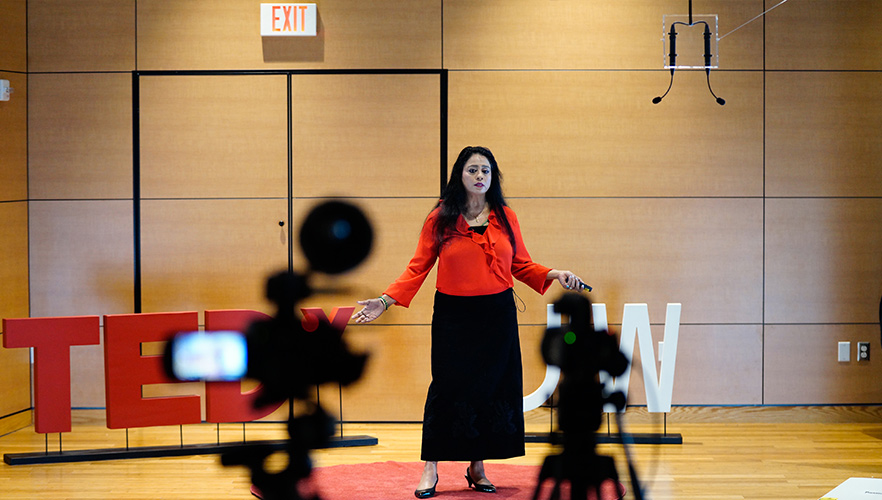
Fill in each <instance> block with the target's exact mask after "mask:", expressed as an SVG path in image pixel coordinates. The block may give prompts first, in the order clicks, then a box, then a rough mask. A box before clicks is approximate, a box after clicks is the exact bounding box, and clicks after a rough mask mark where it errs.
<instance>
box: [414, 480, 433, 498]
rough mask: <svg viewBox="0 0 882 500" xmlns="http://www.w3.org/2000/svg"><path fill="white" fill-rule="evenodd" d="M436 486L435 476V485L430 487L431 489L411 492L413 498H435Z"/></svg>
mask: <svg viewBox="0 0 882 500" xmlns="http://www.w3.org/2000/svg"><path fill="white" fill-rule="evenodd" d="M436 486H438V476H437V475H436V476H435V484H433V485H432V487H431V488H426V489H424V490H415V491H414V492H413V496H415V497H417V498H431V497H433V496H435V487H436Z"/></svg>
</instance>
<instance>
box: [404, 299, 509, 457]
mask: <svg viewBox="0 0 882 500" xmlns="http://www.w3.org/2000/svg"><path fill="white" fill-rule="evenodd" d="M523 385H524V383H523V374H522V368H521V348H520V342H519V339H518V320H517V310H516V309H515V303H514V298H513V295H512V291H511V290H506V291H505V292H502V293H498V294H494V295H482V296H477V297H460V296H453V295H445V294H443V293H441V292H436V293H435V311H434V314H433V315H432V383H431V385H430V386H429V393H428V395H427V397H426V407H425V412H424V414H423V440H422V457H421V458H422V460H427V461H473V460H485V459H500V458H511V457H518V456H522V455H524V404H523V397H524V395H523Z"/></svg>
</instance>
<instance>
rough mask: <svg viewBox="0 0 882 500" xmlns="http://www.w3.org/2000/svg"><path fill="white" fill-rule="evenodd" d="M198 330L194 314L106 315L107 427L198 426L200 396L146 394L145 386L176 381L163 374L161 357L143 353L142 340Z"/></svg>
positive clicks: (105, 373) (105, 372) (164, 338)
mask: <svg viewBox="0 0 882 500" xmlns="http://www.w3.org/2000/svg"><path fill="white" fill-rule="evenodd" d="M198 328H199V318H198V316H197V314H196V313H195V312H181V313H156V314H115V315H110V316H104V376H105V388H106V391H105V392H106V394H105V398H106V403H107V427H108V428H109V429H123V428H130V427H150V426H154V425H180V424H196V423H199V422H200V421H201V420H202V415H201V413H202V412H201V409H200V405H199V396H176V397H162V398H144V397H142V395H141V386H143V385H148V384H169V383H173V382H175V381H174V380H171V379H169V378H168V377H167V376H166V375H165V371H164V369H163V366H162V356H142V355H141V343H142V342H159V341H163V340H168V339H169V338H170V337H171V336H172V335H173V334H174V333H176V332H180V331H193V330H196V329H198Z"/></svg>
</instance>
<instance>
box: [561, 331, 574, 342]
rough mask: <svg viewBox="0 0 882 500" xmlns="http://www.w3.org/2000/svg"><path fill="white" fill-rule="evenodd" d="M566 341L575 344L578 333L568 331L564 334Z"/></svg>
mask: <svg viewBox="0 0 882 500" xmlns="http://www.w3.org/2000/svg"><path fill="white" fill-rule="evenodd" d="M564 342H566V343H567V344H570V345H572V344H574V343H575V342H576V334H575V333H573V332H567V333H565V334H564Z"/></svg>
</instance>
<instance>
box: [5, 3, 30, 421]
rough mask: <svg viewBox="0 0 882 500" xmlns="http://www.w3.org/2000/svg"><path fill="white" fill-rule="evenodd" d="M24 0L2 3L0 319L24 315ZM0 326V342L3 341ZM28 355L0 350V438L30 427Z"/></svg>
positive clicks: (25, 315) (26, 279)
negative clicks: (5, 88)
mask: <svg viewBox="0 0 882 500" xmlns="http://www.w3.org/2000/svg"><path fill="white" fill-rule="evenodd" d="M26 19H27V17H26V3H25V1H24V0H18V1H2V2H0V33H3V50H2V51H0V79H3V80H9V83H10V87H12V88H13V89H14V91H13V93H12V96H11V99H10V100H9V101H0V228H2V237H0V318H22V317H27V316H28V230H27V227H28V202H27V199H28V193H27V186H28V184H27V179H28V177H27V174H28V170H27V169H28V163H27V147H28V143H27V113H28V107H27V103H28V75H27V35H26V33H27V31H26V29H27V21H26ZM2 336H3V329H2V326H0V342H2V340H3V338H2ZM30 407H31V391H30V363H29V354H28V352H27V351H23V350H11V349H3V348H0V435H3V434H5V433H7V432H10V431H13V430H15V429H18V428H20V427H23V426H25V425H27V424H28V423H30V412H27V411H26V410H28V409H29V408H30Z"/></svg>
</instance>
